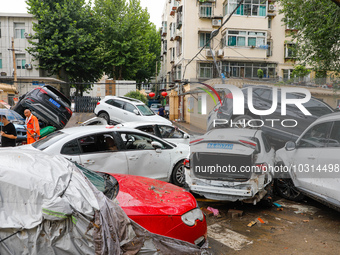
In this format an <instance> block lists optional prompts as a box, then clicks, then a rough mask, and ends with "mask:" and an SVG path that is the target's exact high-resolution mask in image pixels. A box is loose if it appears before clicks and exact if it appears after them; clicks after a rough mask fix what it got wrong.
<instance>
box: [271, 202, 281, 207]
mask: <svg viewBox="0 0 340 255" xmlns="http://www.w3.org/2000/svg"><path fill="white" fill-rule="evenodd" d="M273 205H274V206H275V207H277V208H282V205H280V204H279V203H273Z"/></svg>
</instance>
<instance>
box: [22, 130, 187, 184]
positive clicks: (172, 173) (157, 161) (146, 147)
mask: <svg viewBox="0 0 340 255" xmlns="http://www.w3.org/2000/svg"><path fill="white" fill-rule="evenodd" d="M22 147H23V148H32V149H38V150H42V151H44V152H46V153H48V154H52V155H62V156H64V157H65V158H67V159H70V160H72V161H75V162H77V163H79V164H80V165H83V166H85V167H86V168H88V169H90V170H94V171H100V172H107V173H122V174H131V175H138V176H145V177H150V178H153V179H158V180H163V181H168V182H172V183H174V184H176V185H178V186H182V185H184V166H183V160H184V159H185V157H186V155H187V154H188V153H189V145H186V144H172V143H169V142H167V141H165V140H162V139H160V138H158V137H156V136H153V135H150V134H148V133H145V132H142V131H140V130H137V129H130V128H123V127H120V128H117V127H114V126H107V125H99V126H96V125H95V126H80V127H73V128H66V129H63V130H59V131H56V132H54V133H52V134H50V135H48V136H46V137H45V138H43V139H41V140H39V141H37V142H35V143H33V144H30V145H26V146H22Z"/></svg>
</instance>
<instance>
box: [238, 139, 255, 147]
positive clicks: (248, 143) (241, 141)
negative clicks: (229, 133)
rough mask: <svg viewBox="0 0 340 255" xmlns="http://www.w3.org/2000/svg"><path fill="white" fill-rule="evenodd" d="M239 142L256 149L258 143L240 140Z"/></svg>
mask: <svg viewBox="0 0 340 255" xmlns="http://www.w3.org/2000/svg"><path fill="white" fill-rule="evenodd" d="M239 142H240V143H244V144H247V145H251V146H254V147H256V143H253V142H249V141H245V140H239Z"/></svg>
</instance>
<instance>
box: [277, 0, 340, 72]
mask: <svg viewBox="0 0 340 255" xmlns="http://www.w3.org/2000/svg"><path fill="white" fill-rule="evenodd" d="M280 4H281V6H282V10H281V12H282V13H284V15H285V16H284V18H283V21H284V22H285V23H286V24H287V25H288V26H289V27H290V28H294V29H295V31H294V32H293V33H292V34H291V35H292V37H293V39H295V41H296V46H297V47H296V57H297V60H299V61H301V63H303V64H304V65H309V66H312V67H313V69H315V70H327V71H336V72H339V71H340V47H339V38H340V8H339V7H338V6H337V5H336V4H335V3H334V2H331V1H329V0H280Z"/></svg>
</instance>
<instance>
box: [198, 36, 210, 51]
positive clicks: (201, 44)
mask: <svg viewBox="0 0 340 255" xmlns="http://www.w3.org/2000/svg"><path fill="white" fill-rule="evenodd" d="M198 37H199V47H200V48H202V47H204V45H206V43H207V42H208V41H209V40H210V33H199V35H198ZM209 44H210V43H209ZM209 44H207V46H206V48H209Z"/></svg>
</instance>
